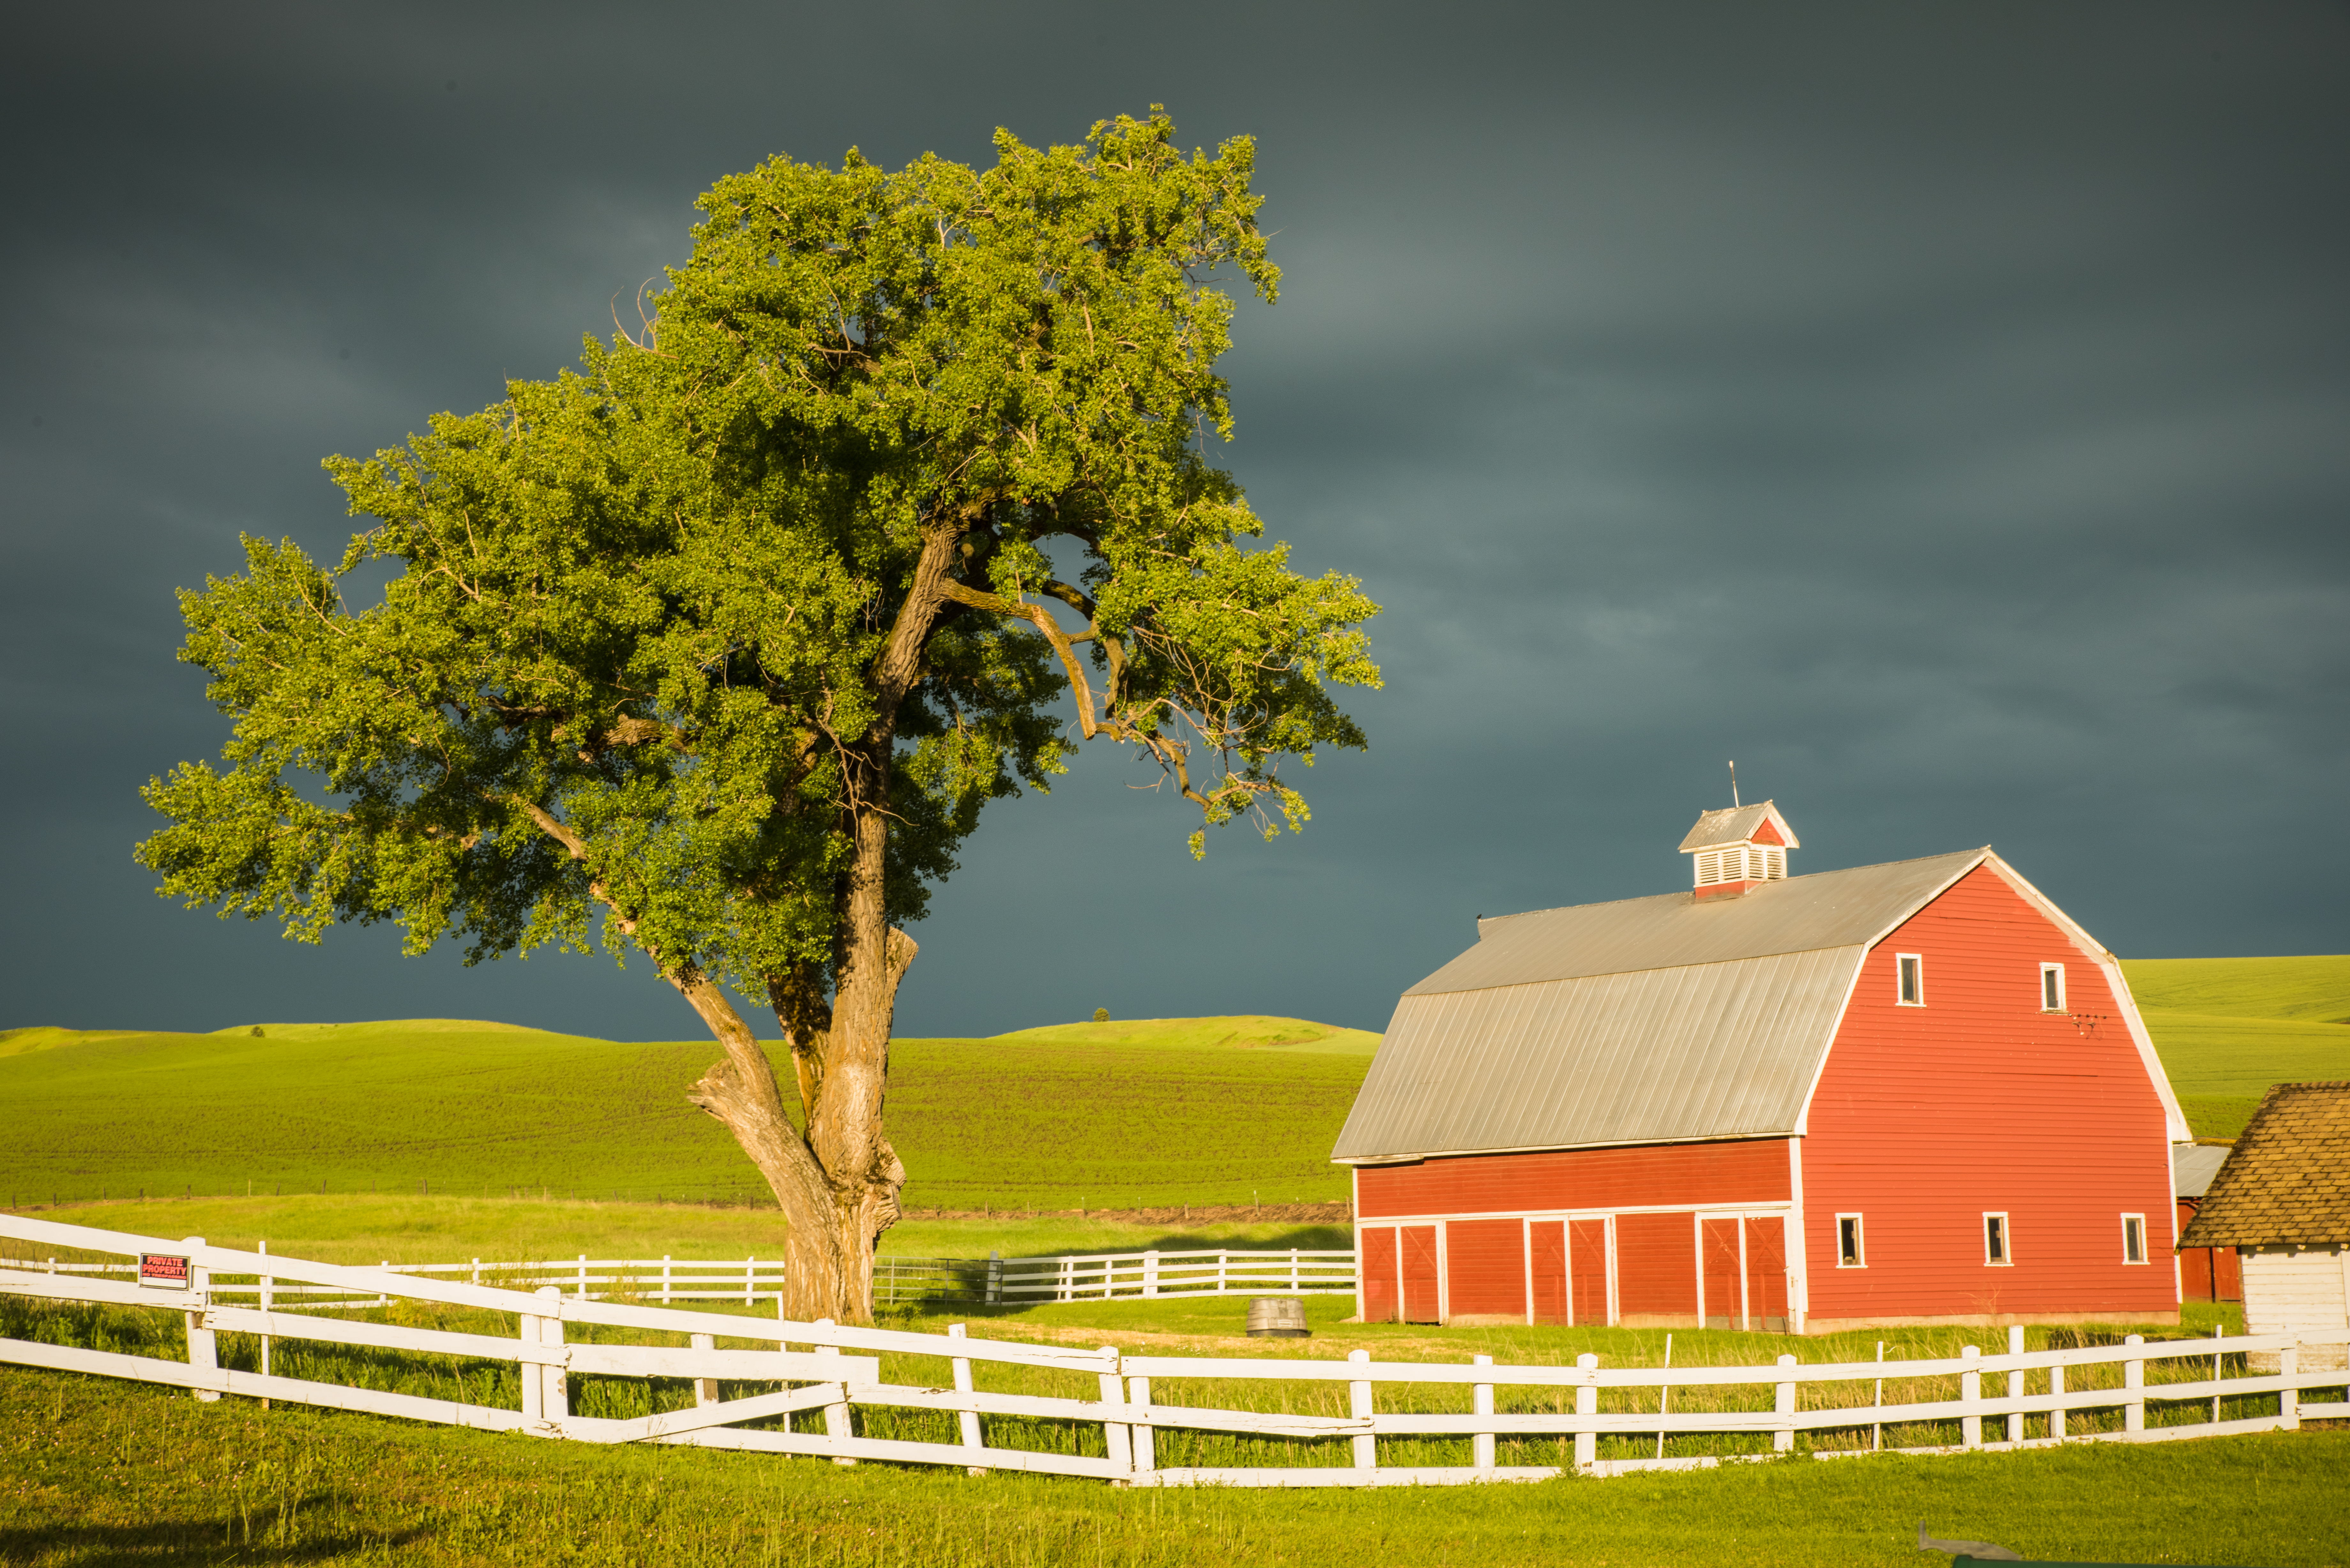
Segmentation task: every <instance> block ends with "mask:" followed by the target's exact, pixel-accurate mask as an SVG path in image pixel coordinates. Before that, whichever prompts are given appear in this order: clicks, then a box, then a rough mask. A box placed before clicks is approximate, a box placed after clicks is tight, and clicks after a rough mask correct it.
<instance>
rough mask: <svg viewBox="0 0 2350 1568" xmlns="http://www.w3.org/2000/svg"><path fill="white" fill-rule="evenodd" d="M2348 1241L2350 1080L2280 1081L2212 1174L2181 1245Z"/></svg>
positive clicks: (2328, 1244) (2325, 1244)
mask: <svg viewBox="0 0 2350 1568" xmlns="http://www.w3.org/2000/svg"><path fill="white" fill-rule="evenodd" d="M2345 1241H2350V1081H2344V1080H2337V1081H2334V1082H2330V1083H2322V1084H2279V1085H2275V1086H2274V1087H2272V1088H2271V1089H2270V1090H2269V1092H2268V1095H2267V1096H2266V1097H2265V1098H2264V1099H2262V1101H2261V1108H2260V1109H2259V1110H2257V1111H2255V1112H2253V1113H2252V1120H2251V1126H2249V1127H2246V1128H2244V1130H2243V1134H2242V1136H2241V1137H2238V1138H2237V1139H2236V1147H2234V1148H2232V1149H2230V1151H2229V1153H2228V1162H2227V1163H2226V1164H2225V1165H2223V1166H2221V1167H2220V1174H2219V1175H2217V1176H2215V1177H2213V1178H2212V1179H2211V1186H2210V1190H2209V1191H2207V1192H2205V1193H2204V1195H2203V1203H2202V1206H2201V1207H2200V1208H2199V1209H2198V1210H2196V1211H2195V1218H2194V1219H2193V1220H2191V1221H2189V1224H2188V1227H2187V1231H2186V1233H2185V1234H2184V1235H2182V1236H2180V1237H2179V1238H2178V1244H2179V1245H2180V1246H2182V1247H2273V1246H2279V1245H2284V1246H2291V1245H2293V1244H2295V1243H2299V1244H2302V1245H2305V1246H2312V1247H2333V1246H2339V1245H2341V1244H2342V1243H2344V1242H2345Z"/></svg>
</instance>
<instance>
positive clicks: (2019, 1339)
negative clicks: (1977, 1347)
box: [2007, 1323, 2023, 1443]
mask: <svg viewBox="0 0 2350 1568" xmlns="http://www.w3.org/2000/svg"><path fill="white" fill-rule="evenodd" d="M2007 1353H2008V1354H2009V1355H2022V1354H2023V1325H2022V1324H2020V1323H2012V1324H2008V1325H2007ZM2007 1397H2008V1398H2009V1399H2011V1400H2012V1401H2014V1408H2013V1409H2012V1410H2010V1411H2008V1413H2007V1440H2008V1441H2009V1442H2011V1443H2021V1442H2022V1441H2023V1368H2022V1366H2017V1367H2016V1368H2015V1370H2013V1371H2012V1372H2010V1373H2009V1374H2008V1375H2007Z"/></svg>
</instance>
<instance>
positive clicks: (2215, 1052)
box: [2122, 956, 2350, 1137]
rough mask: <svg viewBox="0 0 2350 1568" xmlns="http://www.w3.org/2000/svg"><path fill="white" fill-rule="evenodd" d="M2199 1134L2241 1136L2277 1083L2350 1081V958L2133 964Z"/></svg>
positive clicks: (2173, 1082) (2174, 1082) (2167, 1067)
mask: <svg viewBox="0 0 2350 1568" xmlns="http://www.w3.org/2000/svg"><path fill="white" fill-rule="evenodd" d="M2122 973H2123V974H2124V975H2125V976H2126V977H2127V979H2128V981H2129V985H2130V992H2131V994H2132V995H2134V996H2136V997H2137V1004H2138V1010H2139V1011H2140V1012H2142V1013H2144V1014H2145V1016H2146V1027H2147V1033H2149V1034H2151V1035H2153V1036H2154V1044H2155V1049H2156V1050H2157V1051H2158V1052H2159V1053H2160V1054H2161V1055H2162V1065H2163V1070H2164V1071H2165V1072H2167V1073H2168V1074H2169V1075H2170V1086H2171V1088H2172V1090H2173V1091H2174V1092H2175V1093H2176V1094H2177V1095H2178V1100H2179V1105H2180V1107H2181V1108H2182V1109H2184V1110H2185V1111H2186V1112H2187V1119H2188V1122H2189V1125H2191V1126H2192V1127H2194V1129H2195V1132H2196V1136H2197V1137H2235V1136H2236V1135H2237V1134H2238V1133H2240V1132H2241V1131H2243V1129H2244V1124H2245V1123H2246V1122H2248V1121H2250V1120H2251V1115H2252V1111H2253V1109H2254V1108H2255V1107H2256V1106H2259V1105H2260V1103H2261V1096H2262V1095H2263V1094H2264V1093H2266V1092H2267V1090H2268V1086H2269V1085H2271V1084H2279V1083H2290V1082H2294V1081H2298V1080H2305V1079H2313V1078H2350V957H2341V956H2334V957H2316V958H2246V959H2126V960H2124V961H2123V963H2122Z"/></svg>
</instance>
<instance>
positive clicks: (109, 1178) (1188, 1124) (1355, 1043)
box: [0, 1017, 1377, 1209]
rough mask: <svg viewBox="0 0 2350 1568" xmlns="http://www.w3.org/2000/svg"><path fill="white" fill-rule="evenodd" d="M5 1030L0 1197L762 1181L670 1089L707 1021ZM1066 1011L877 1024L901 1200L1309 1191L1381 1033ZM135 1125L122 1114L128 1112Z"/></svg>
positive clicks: (626, 1188)
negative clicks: (603, 1035)
mask: <svg viewBox="0 0 2350 1568" xmlns="http://www.w3.org/2000/svg"><path fill="white" fill-rule="evenodd" d="M260 1027H261V1028H262V1030H263V1033H261V1034H260V1035H259V1036H257V1037H256V1036H255V1035H254V1034H252V1033H250V1032H249V1031H248V1030H245V1029H238V1030H230V1031H224V1032H223V1033H216V1034H140V1033H88V1034H81V1033H73V1032H69V1031H65V1030H57V1029H29V1030H17V1031H13V1032H11V1033H8V1034H7V1035H5V1036H0V1105H5V1106H8V1107H10V1110H11V1113H12V1120H13V1121H14V1122H15V1124H16V1126H17V1127H20V1128H31V1129H34V1130H33V1132H32V1135H31V1136H24V1137H12V1138H9V1139H6V1140H0V1200H5V1201H11V1202H47V1201H48V1200H50V1199H51V1198H52V1197H53V1196H54V1197H56V1198H57V1199H90V1198H99V1197H123V1196H136V1195H137V1194H139V1193H140V1192H141V1191H144V1192H146V1193H150V1194H154V1193H174V1192H183V1191H192V1192H196V1193H214V1194H219V1193H244V1192H246V1191H247V1190H248V1189H250V1190H251V1191H252V1192H254V1193H255V1194H261V1193H274V1192H276V1191H277V1190H279V1189H280V1188H281V1187H282V1188H283V1189H285V1190H286V1193H287V1195H288V1196H291V1195H292V1194H293V1193H294V1192H297V1191H308V1192H312V1193H317V1192H319V1191H322V1190H323V1191H325V1192H328V1193H330V1194H331V1193H346V1194H348V1193H353V1192H383V1193H396V1192H416V1191H419V1190H421V1189H423V1188H424V1187H425V1186H426V1185H427V1184H429V1185H430V1187H431V1189H433V1190H448V1191H452V1192H460V1193H475V1194H491V1193H495V1194H504V1193H507V1192H509V1191H513V1190H515V1189H531V1190H535V1191H543V1192H545V1193H546V1194H548V1195H549V1196H560V1195H568V1194H572V1193H577V1194H580V1195H582V1196H587V1195H591V1194H592V1195H596V1196H611V1197H627V1198H639V1199H650V1198H654V1197H665V1198H670V1199H706V1198H724V1199H743V1200H749V1199H764V1190H763V1189H761V1188H760V1187H759V1186H758V1184H757V1179H756V1177H755V1176H754V1173H753V1172H752V1171H751V1170H750V1168H749V1167H748V1165H747V1164H746V1163H745V1162H744V1160H743V1157H742V1155H741V1153H740V1152H739V1151H738V1150H737V1149H736V1148H735V1147H734V1145H733V1141H732V1140H731V1139H730V1138H729V1137H727V1135H726V1133H725V1131H724V1129H723V1128H722V1127H720V1126H719V1125H718V1123H717V1122H715V1121H713V1120H712V1119H711V1118H710V1117H709V1116H704V1115H703V1114H702V1112H700V1111H698V1110H696V1109H694V1108H693V1107H692V1106H689V1105H688V1104H686V1102H685V1098H684V1092H685V1089H686V1086H687V1085H690V1084H691V1083H692V1082H693V1080H694V1079H695V1078H697V1077H698V1076H700V1075H701V1074H702V1071H703V1070H704V1069H705V1068H707V1067H708V1066H709V1064H711V1063H712V1061H713V1060H715V1058H716V1056H717V1048H716V1047H715V1046H714V1045H712V1044H710V1043H708V1042H684V1043H664V1044H624V1043H616V1042H612V1041H605V1040H592V1039H586V1038H583V1037H580V1036H577V1035H565V1034H549V1033H541V1032H538V1031H535V1030H527V1029H517V1028H512V1027H508V1026H503V1025H497V1024H481V1023H463V1022H458V1021H448V1020H421V1021H410V1022H405V1023H372V1024H369V1023H355V1024H265V1025H262V1026H260ZM1101 1027H1102V1026H1097V1025H1091V1024H1087V1025H1076V1026H1071V1027H1070V1028H1068V1029H1060V1030H1043V1031H1034V1032H1030V1033H1024V1034H1014V1035H1008V1036H1003V1037H1001V1038H998V1039H994V1040H899V1041H897V1042H894V1043H893V1044H892V1046H891V1069H892V1071H891V1083H890V1095H889V1133H890V1137H891V1140H892V1141H893V1142H894V1143H895V1144H896V1146H897V1147H898V1149H899V1153H900V1155H901V1156H902V1158H904V1159H905V1161H906V1164H907V1166H908V1168H910V1170H911V1171H912V1172H913V1173H914V1174H913V1179H912V1181H911V1182H910V1184H909V1186H908V1187H907V1189H906V1192H905V1195H904V1200H905V1202H906V1203H907V1204H908V1205H909V1207H915V1208H926V1207H945V1208H950V1209H954V1208H968V1209H978V1208H981V1207H983V1206H987V1207H993V1208H998V1209H1002V1208H1038V1209H1075V1208H1080V1207H1084V1208H1094V1209H1119V1208H1140V1207H1155V1206H1160V1205H1173V1204H1179V1203H1193V1204H1220V1203H1250V1202H1254V1201H1259V1200H1261V1201H1263V1202H1266V1203H1289V1202H1314V1201H1328V1200H1333V1199H1342V1198H1344V1197H1345V1196H1346V1195H1347V1179H1346V1177H1345V1174H1344V1173H1343V1172H1341V1171H1338V1170H1336V1168H1333V1167H1332V1166H1331V1165H1330V1163H1329V1150H1330V1146H1331V1144H1332V1142H1333V1141H1335V1139H1336V1137H1337V1132H1338V1127H1339V1124H1340V1123H1342V1122H1343V1121H1344V1120H1345V1119H1346V1115H1347V1106H1349V1105H1350V1104H1351V1103H1352V1101H1353V1099H1354V1095H1355V1090H1356V1088H1357V1085H1359V1084H1360V1083H1361V1081H1362V1075H1363V1070H1364V1067H1365V1065H1366V1064H1367V1060H1368V1058H1367V1055H1366V1054H1365V1052H1366V1050H1367V1048H1368V1047H1369V1046H1370V1045H1375V1044H1376V1043H1377V1042H1376V1036H1366V1035H1363V1034H1362V1033H1361V1032H1360V1031H1351V1030H1336V1029H1333V1028H1331V1027H1329V1026H1327V1025H1324V1024H1315V1023H1305V1022H1303V1021H1301V1020H1296V1019H1277V1018H1257V1017H1243V1018H1214V1019H1177V1020H1169V1021H1159V1022H1155V1023H1124V1024H1112V1025H1109V1026H1107V1033H1103V1034H1097V1033H1092V1032H1093V1031H1096V1030H1097V1029H1099V1028H1101ZM134 1129H135V1130H134Z"/></svg>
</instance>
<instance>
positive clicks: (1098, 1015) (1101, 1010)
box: [1094, 1007, 1109, 1023]
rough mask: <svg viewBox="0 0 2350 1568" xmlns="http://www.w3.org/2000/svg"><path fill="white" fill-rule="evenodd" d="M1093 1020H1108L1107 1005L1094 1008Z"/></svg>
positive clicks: (1102, 1021) (1100, 1021)
mask: <svg viewBox="0 0 2350 1568" xmlns="http://www.w3.org/2000/svg"><path fill="white" fill-rule="evenodd" d="M1094 1022H1095V1023H1108V1022H1109V1009H1108V1008H1107V1007H1097V1008H1095V1009H1094Z"/></svg>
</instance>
